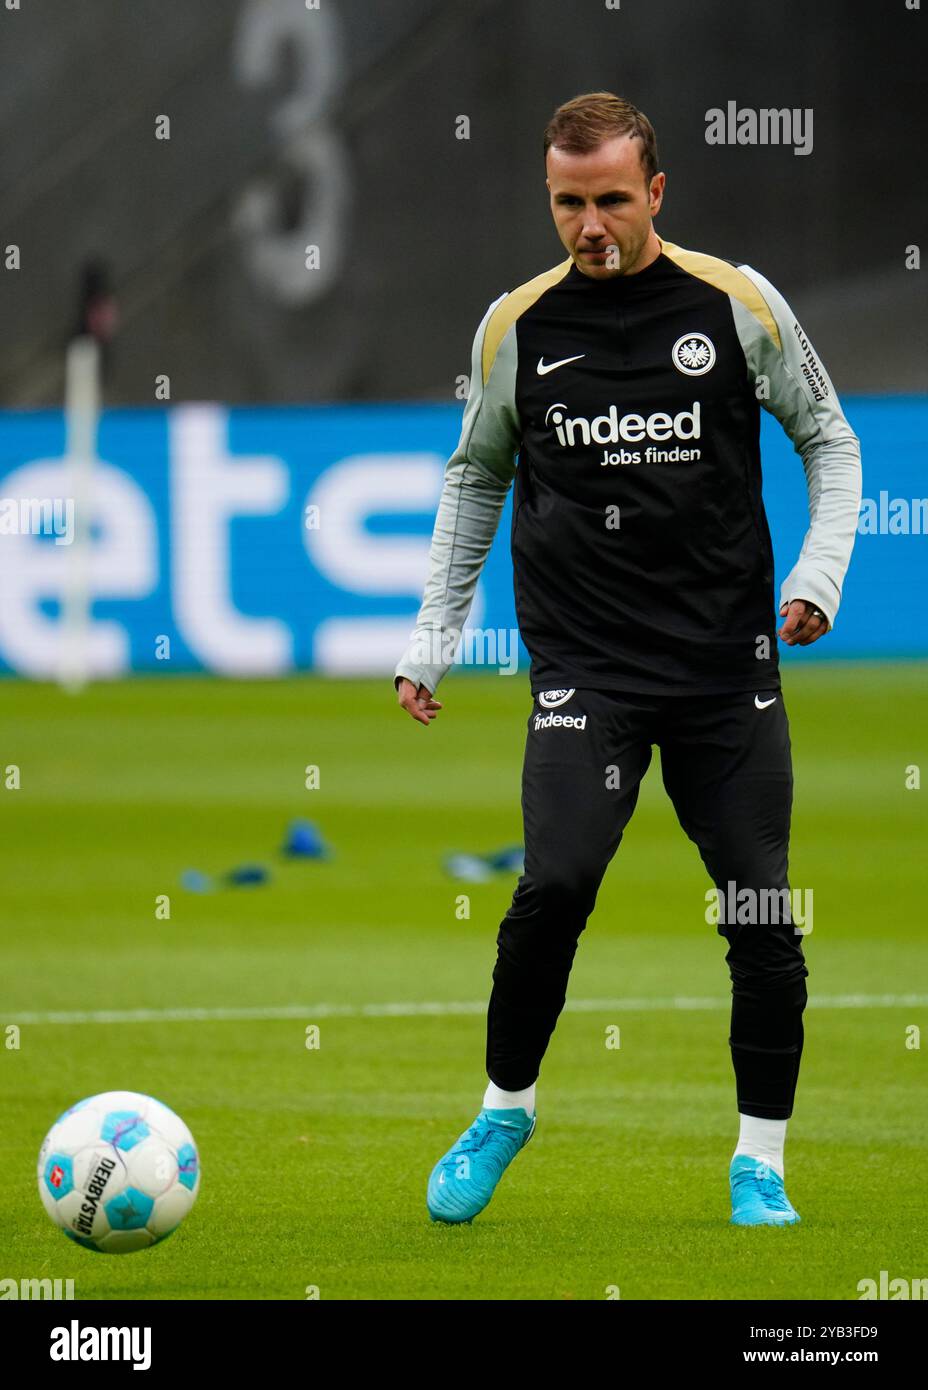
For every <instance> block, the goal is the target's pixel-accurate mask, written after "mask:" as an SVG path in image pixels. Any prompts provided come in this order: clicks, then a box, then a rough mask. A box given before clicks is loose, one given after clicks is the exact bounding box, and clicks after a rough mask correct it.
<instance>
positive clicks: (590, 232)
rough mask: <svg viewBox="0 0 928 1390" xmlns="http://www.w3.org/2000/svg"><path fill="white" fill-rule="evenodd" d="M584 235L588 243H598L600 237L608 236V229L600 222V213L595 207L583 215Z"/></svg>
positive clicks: (588, 209)
mask: <svg viewBox="0 0 928 1390" xmlns="http://www.w3.org/2000/svg"><path fill="white" fill-rule="evenodd" d="M583 235H584V236H585V237H586V239H587V240H588V241H597V240H598V239H599V238H600V237H604V236H605V235H606V229H605V227H604V226H603V224H602V222H601V220H600V216H599V211H598V209H597V208H595V207H593V208H587V210H586V212H585V213H584V215H583Z"/></svg>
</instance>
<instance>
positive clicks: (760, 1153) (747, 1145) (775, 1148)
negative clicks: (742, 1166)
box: [732, 1115, 788, 1178]
mask: <svg viewBox="0 0 928 1390" xmlns="http://www.w3.org/2000/svg"><path fill="white" fill-rule="evenodd" d="M787 1123H788V1122H787V1121H786V1120H760V1119H758V1118H757V1116H756V1115H742V1116H741V1132H740V1134H739V1135H738V1147H737V1148H736V1149H735V1152H734V1153H733V1154H732V1158H736V1157H737V1156H738V1154H748V1155H749V1156H750V1157H751V1158H759V1159H761V1160H763V1162H764V1163H767V1164H769V1166H770V1167H771V1168H772V1169H773V1171H774V1172H775V1173H777V1174H779V1176H780V1177H781V1178H782V1177H783V1145H784V1143H785V1142H786V1125H787Z"/></svg>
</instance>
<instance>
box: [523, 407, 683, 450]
mask: <svg viewBox="0 0 928 1390" xmlns="http://www.w3.org/2000/svg"><path fill="white" fill-rule="evenodd" d="M566 412H567V407H566V405H564V404H563V403H562V402H558V403H557V404H556V405H552V406H549V407H548V411H547V413H546V415H545V424H546V425H547V424H551V425H553V426H554V433H555V436H556V438H557V441H558V443H559V444H560V445H561V446H562V447H563V448H571V447H573V446H574V445H577V444H618V442H619V441H620V440H623V441H624V442H625V443H626V444H637V443H639V442H640V441H641V440H643V439H653V440H654V442H655V443H661V442H663V441H664V440H667V439H698V438H699V431H700V420H699V401H694V402H693V408H692V410H681V411H679V412H678V413H677V414H676V415H669V414H668V413H667V411H666V410H655V412H654V413H653V415H648V416H647V417H645V416H644V415H640V414H638V413H637V412H636V411H631V412H630V413H629V414H628V415H622V416H620V415H619V412H618V410H617V408H616V407H615V406H614V405H611V406H610V407H609V409H608V410H607V412H606V414H605V415H597V416H595V417H594V419H592V420H588V419H587V418H586V417H585V416H583V415H574V416H570V417H569V416H568V415H567V413H566Z"/></svg>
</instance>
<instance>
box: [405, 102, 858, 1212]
mask: <svg viewBox="0 0 928 1390" xmlns="http://www.w3.org/2000/svg"><path fill="white" fill-rule="evenodd" d="M544 149H545V164H546V169H547V186H548V189H549V192H550V204H551V213H552V216H553V218H554V223H555V227H556V229H557V232H558V235H559V237H560V239H561V241H562V242H563V244H564V247H565V248H566V250H567V252H568V255H567V259H566V260H564V261H562V262H561V263H560V264H559V265H556V266H555V267H554V268H553V269H551V270H547V271H545V272H543V273H542V274H541V275H537V276H535V278H534V279H531V280H529V281H527V282H526V283H525V284H523V285H520V286H518V288H517V289H514V290H512V291H510V292H509V293H506V294H503V295H501V296H500V298H499V299H496V300H494V302H493V303H492V304H491V305H490V307H489V309H488V310H487V312H486V314H485V315H484V318H483V320H482V322H481V324H480V326H479V328H478V329H477V334H476V337H475V339H474V345H473V361H472V375H471V386H470V394H469V397H468V401H467V406H466V408H465V411H464V419H463V428H462V432H461V438H460V442H459V444H458V446H457V449H456V450H455V452H454V454H453V455H452V456H451V458H450V460H449V461H448V465H447V469H446V473H445V480H444V487H443V490H442V494H441V498H440V502H439V507H438V513H437V517H436V521H435V528H434V533H433V537H432V543H431V551H430V568H429V574H428V580H427V583H426V588H425V594H424V598H423V602H422V606H421V609H420V611H419V615H418V620H417V626H416V629H415V631H414V632H413V634H412V637H411V641H410V645H409V647H408V649H407V651H406V653H405V654H404V655H403V657H402V659H401V660H400V661H399V663H398V665H397V667H396V674H395V678H394V684H395V685H396V687H397V690H398V698H399V703H400V705H401V706H402V707H403V708H404V709H405V710H406V711H407V712H408V713H409V714H410V715H411V716H412V718H413V719H415V720H417V721H418V722H420V723H422V724H425V725H426V726H428V725H429V724H430V723H431V722H432V720H434V719H435V718H436V717H437V715H438V712H439V710H440V709H441V708H442V706H441V703H440V702H439V701H438V700H436V699H435V698H434V696H435V690H436V688H437V686H438V684H439V681H440V680H441V679H442V677H443V676H444V675H445V673H446V672H447V670H448V669H449V667H450V664H451V662H452V659H453V654H454V650H455V646H456V641H457V638H458V637H459V636H460V634H461V632H462V630H463V627H464V623H465V621H466V619H467V616H468V613H469V611H470V606H471V600H472V598H473V594H474V588H475V586H476V583H477V579H478V576H479V574H480V570H481V567H482V565H483V563H484V560H485V558H486V554H487V551H488V549H489V547H490V543H491V541H492V539H493V536H494V533H495V531H496V528H497V524H498V521H499V516H500V512H501V511H502V508H503V504H504V501H505V497H506V493H507V491H508V489H509V486H510V484H511V483H512V482H513V479H514V480H515V483H514V495H513V512H512V517H513V519H512V558H513V569H514V579H515V595H516V608H517V614H518V621H519V628H520V631H521V633H522V638H523V640H524V642H525V645H526V648H527V649H528V651H529V654H530V656H531V672H530V675H531V691H532V696H533V709H532V713H531V715H530V716H529V719H528V726H527V739H526V748H525V762H524V769H523V778H522V810H523V818H524V826H525V871H524V873H523V875H522V877H521V878H520V879H519V882H518V885H517V886H516V889H515V892H514V894H513V898H512V903H511V905H510V907H509V909H508V911H507V912H506V914H505V917H504V918H503V921H502V924H501V926H500V929H499V934H498V937H497V946H498V955H497V961H496V965H495V968H494V971H493V989H492V993H491V996H490V1003H489V1012H488V1019H487V1049H486V1069H487V1076H488V1080H489V1085H488V1086H487V1088H486V1093H485V1095H484V1097H483V1106H482V1108H481V1110H480V1112H479V1114H478V1115H477V1118H476V1120H475V1121H474V1123H473V1124H472V1125H471V1126H470V1128H469V1129H467V1130H466V1131H465V1133H464V1134H462V1135H461V1137H460V1138H459V1139H458V1141H457V1143H456V1144H454V1145H453V1146H452V1148H451V1149H450V1150H449V1151H448V1153H447V1154H445V1155H444V1157H443V1158H441V1159H440V1160H439V1162H438V1163H437V1164H436V1166H435V1169H434V1171H433V1172H432V1174H431V1177H430V1180H429V1184H428V1193H427V1204H428V1209H429V1212H430V1214H431V1216H432V1218H433V1220H439V1221H446V1222H460V1221H469V1220H470V1219H471V1218H473V1217H474V1216H476V1215H477V1213H478V1212H480V1211H482V1210H483V1208H484V1207H485V1206H486V1205H487V1203H488V1202H489V1201H490V1198H491V1197H492V1195H493V1192H494V1189H495V1187H496V1185H497V1183H498V1181H499V1179H500V1177H501V1176H502V1174H503V1172H504V1170H505V1169H506V1167H507V1166H508V1164H509V1163H510V1162H511V1161H512V1159H513V1158H514V1157H515V1156H516V1154H517V1153H518V1152H519V1151H520V1149H521V1148H523V1147H524V1145H525V1144H526V1143H527V1142H528V1140H529V1139H530V1138H531V1136H532V1133H533V1132H534V1128H535V1083H536V1080H537V1078H538V1074H539V1069H540V1065H541V1060H542V1058H543V1056H544V1053H545V1050H546V1048H547V1046H548V1042H549V1039H550V1037H551V1034H552V1032H553V1030H554V1027H555V1024H556V1022H557V1018H558V1015H559V1014H560V1011H561V1009H562V1007H563V1005H564V1000H565V997H566V991H567V981H568V976H569V973H570V967H571V964H572V961H573V957H574V953H575V950H576V946H577V940H578V938H579V936H580V933H581V932H582V931H583V929H584V926H585V924H586V921H587V918H588V917H589V914H590V913H591V911H592V909H593V905H594V903H595V899H596V894H597V891H598V888H599V884H600V882H601V880H602V877H603V874H604V872H605V870H606V866H607V865H608V863H609V861H610V860H611V859H612V857H613V855H614V854H615V852H616V849H617V848H618V845H619V842H620V840H621V838H622V833H623V831H624V829H625V826H626V825H627V824H628V821H629V818H630V817H631V815H632V812H633V810H634V808H635V802H636V799H637V795H638V788H639V784H640V782H641V779H642V777H643V776H644V774H645V772H646V771H647V768H648V764H649V762H650V759H651V749H652V746H653V745H655V744H656V745H657V746H658V747H659V748H660V751H661V767H662V774H663V781H664V786H665V787H666V789H667V792H668V794H669V796H670V798H671V801H672V802H673V805H674V808H675V810H676V813H677V816H678V818H679V821H680V824H681V826H682V827H683V829H684V830H685V832H686V834H687V835H688V836H689V837H690V839H692V840H693V841H694V842H695V844H696V846H697V847H698V849H699V853H700V855H701V856H702V860H703V862H704V864H705V866H706V868H707V870H708V872H709V874H710V876H711V878H712V880H713V882H714V883H715V885H716V887H717V889H718V903H719V908H720V912H719V920H718V926H717V930H718V932H719V934H720V935H722V936H723V937H724V938H725V939H726V941H727V943H728V951H727V954H726V957H725V959H726V962H727V964H728V966H729V970H730V975H731V980H732V1010H731V1028H730V1037H729V1043H730V1047H731V1056H732V1063H733V1068H734V1074H735V1085H736V1097H737V1105H738V1111H739V1115H740V1133H739V1136H738V1141H737V1145H736V1148H735V1150H734V1154H733V1156H732V1159H731V1163H730V1168H729V1181H730V1190H731V1199H732V1217H731V1220H732V1221H733V1222H734V1223H736V1224H738V1225H751V1226H753V1225H786V1224H792V1223H795V1222H797V1221H799V1215H798V1213H797V1212H796V1211H795V1209H794V1208H793V1206H792V1204H791V1203H790V1201H789V1199H788V1197H787V1195H786V1191H785V1188H784V1181H783V1179H784V1162H783V1152H784V1140H785V1135H786V1123H787V1120H788V1118H789V1116H790V1115H791V1114H792V1111H793V1101H794V1096H795V1091H796V1083H797V1078H798V1073H799V1062H800V1057H801V1054H802V1045H803V1022H802V1017H803V1010H804V1008H805V1004H806V998H807V995H806V983H805V982H806V977H807V975H808V970H807V968H806V964H805V959H804V955H803V950H802V941H801V934H802V933H801V928H797V927H796V926H795V925H794V923H793V920H792V915H791V912H790V898H789V884H788V876H787V854H788V844H789V825H790V809H791V801H792V767H791V758H790V742H789V726H788V723H787V717H786V710H785V708H784V703H783V694H782V691H781V688H780V678H779V672H778V665H777V641H776V639H777V637H778V636H779V637H780V638H781V639H782V640H783V641H784V642H785V643H786V644H787V645H789V646H797V645H798V646H808V645H810V644H811V643H813V642H817V641H819V640H820V639H821V638H822V637H824V636H825V635H826V634H827V633H828V632H829V630H830V628H831V627H832V625H833V623H834V620H835V615H836V613H837V611H838V604H839V602H840V598H841V586H842V582H843V580H844V575H845V571H846V569H847V566H848V561H849V559H850V554H851V548H852V545H853V540H854V535H855V531H856V525H857V516H858V508H859V505H860V488H861V484H860V449H859V444H858V441H857V438H856V436H855V435H854V433H853V432H852V430H851V429H850V427H849V425H848V423H847V421H846V419H845V417H844V415H843V413H842V410H841V407H840V404H839V402H838V399H837V397H836V395H835V391H834V387H833V386H832V384H831V381H830V380H829V378H828V376H827V374H826V372H825V369H824V367H823V365H822V363H821V360H820V358H819V357H818V355H817V354H816V352H815V350H814V348H813V347H812V344H811V343H810V342H809V339H808V337H807V336H806V334H805V333H804V332H803V330H802V328H801V327H800V325H799V323H798V322H797V321H796V319H795V317H794V315H793V313H792V310H791V309H790V308H789V306H788V304H787V303H786V301H785V300H784V299H783V297H782V295H780V294H779V292H778V291H777V290H776V289H775V288H774V287H773V285H771V284H770V283H769V282H768V281H767V280H766V279H765V278H764V277H763V276H762V275H760V274H758V272H757V271H756V270H753V269H752V268H751V267H750V266H748V265H742V264H740V263H739V262H731V261H726V260H721V259H719V258H718V257H716V256H711V255H707V254H704V253H703V252H698V251H687V250H684V249H683V248H682V247H680V246H676V245H673V244H672V243H670V242H668V241H663V240H662V239H661V238H659V237H658V235H657V233H656V232H655V230H654V226H653V221H652V219H653V218H654V217H655V216H656V215H657V213H658V212H659V211H660V207H661V202H662V199H663V195H664V183H665V177H664V174H663V173H661V172H659V166H658V157H657V148H656V140H655V135H654V131H653V128H652V127H651V124H650V122H649V121H648V120H647V118H646V117H645V116H644V115H643V114H642V113H641V112H640V111H639V110H637V108H636V107H634V106H633V105H631V104H630V103H629V102H627V101H624V100H622V99H621V98H619V97H616V96H614V95H612V94H611V93H609V92H594V93H589V94H587V95H584V96H579V97H576V98H575V99H574V100H572V101H569V102H567V103H566V104H565V105H563V106H561V107H560V108H559V109H558V110H557V111H556V112H555V113H554V116H553V117H552V119H551V121H550V122H549V124H548V127H547V129H546V131H545V137H544ZM761 407H763V408H764V409H766V410H769V411H770V412H771V413H772V414H773V415H774V416H776V418H777V420H779V422H780V424H781V425H782V426H783V428H784V430H785V431H786V432H787V434H788V435H789V437H790V438H791V439H792V441H793V444H794V445H795V448H796V451H797V452H798V454H799V456H800V458H801V460H802V465H803V468H804V470H805V476H806V481H807V484H808V494H809V514H810V525H809V529H808V531H807V533H806V536H805V540H804V542H803V545H802V549H801V551H800V553H799V557H798V561H797V563H796V565H795V567H794V568H793V570H792V571H791V572H790V573H789V574H788V575H787V577H786V579H785V581H784V583H783V586H782V590H781V592H780V596H779V598H780V602H779V616H780V618H782V624H781V626H780V627H779V628H777V627H776V605H775V602H774V596H773V554H772V549H771V543H770V534H769V531H768V527H767V520H766V516H765V513H764V507H763V502H762V500H761V463H760V450H759V443H758V440H759V419H760V408H761ZM516 455H518V466H516V464H517V460H516ZM736 904H737V911H736Z"/></svg>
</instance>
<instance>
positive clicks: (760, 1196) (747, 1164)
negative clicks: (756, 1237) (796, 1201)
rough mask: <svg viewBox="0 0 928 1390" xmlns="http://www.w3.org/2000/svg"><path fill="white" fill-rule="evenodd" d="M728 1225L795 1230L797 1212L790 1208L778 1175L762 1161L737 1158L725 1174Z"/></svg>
mask: <svg viewBox="0 0 928 1390" xmlns="http://www.w3.org/2000/svg"><path fill="white" fill-rule="evenodd" d="M728 1178H729V1182H730V1183H731V1223H730V1224H732V1225H734V1226H795V1224H796V1222H797V1221H800V1220H801V1219H802V1218H801V1217H800V1215H799V1213H798V1211H796V1210H795V1208H794V1207H793V1206H792V1205H791V1204H790V1200H789V1198H788V1197H787V1195H786V1191H785V1189H784V1187H783V1179H782V1178H781V1177H780V1175H779V1173H777V1172H775V1171H774V1169H773V1168H771V1167H770V1165H769V1163H764V1162H763V1160H762V1159H759V1158H751V1156H750V1154H737V1155H736V1156H735V1157H734V1158H733V1159H732V1161H731V1168H730V1169H729V1172H728Z"/></svg>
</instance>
